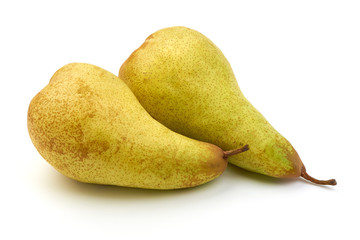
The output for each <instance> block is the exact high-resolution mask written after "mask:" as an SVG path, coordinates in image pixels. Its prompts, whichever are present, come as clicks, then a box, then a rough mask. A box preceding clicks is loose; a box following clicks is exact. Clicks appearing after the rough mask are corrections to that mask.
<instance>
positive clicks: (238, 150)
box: [224, 145, 249, 159]
mask: <svg viewBox="0 0 360 240" xmlns="http://www.w3.org/2000/svg"><path fill="white" fill-rule="evenodd" d="M247 150H249V146H248V145H245V146H243V147H241V148H238V149H234V150H230V151H224V159H227V158H228V157H230V156H232V155H235V154H238V153H242V152H245V151H247Z"/></svg>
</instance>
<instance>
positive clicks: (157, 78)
mask: <svg viewBox="0 0 360 240" xmlns="http://www.w3.org/2000/svg"><path fill="white" fill-rule="evenodd" d="M119 77H120V78H121V79H123V80H124V81H125V82H126V84H127V85H128V86H129V87H130V89H131V90H132V91H133V92H134V94H135V95H136V97H137V98H138V100H139V101H140V103H141V104H142V105H143V106H144V108H145V109H146V110H147V111H148V112H149V113H150V115H151V116H153V117H154V118H155V119H156V120H158V121H159V122H160V123H162V124H164V125H165V126H167V127H168V128H170V129H171V130H174V131H176V132H178V133H180V134H183V135H185V136H188V137H191V138H194V139H197V140H201V141H206V142H210V143H213V144H215V145H217V146H219V147H221V148H223V149H232V148H235V147H237V146H239V145H242V144H248V145H249V148H250V150H249V151H247V152H245V153H243V154H240V155H236V156H232V157H230V158H229V162H230V163H233V164H235V165H237V166H239V167H242V168H244V169H247V170H250V171H254V172H257V173H261V174H265V175H269V176H273V177H278V178H292V177H299V176H302V177H304V178H306V179H308V180H310V181H313V182H315V183H318V184H330V185H335V184H336V181H335V180H334V179H332V180H328V181H320V180H316V179H313V178H311V177H310V176H309V175H308V174H307V173H306V170H305V167H304V165H303V163H302V162H301V160H300V158H299V155H298V154H297V153H296V151H295V149H294V148H293V147H292V145H291V144H290V143H289V142H288V141H287V140H286V139H285V138H284V137H283V136H282V135H280V133H278V132H277V131H276V130H275V129H274V128H273V127H272V126H271V125H270V124H269V123H268V121H267V120H266V119H265V118H264V117H263V116H262V115H261V114H260V113H259V112H258V111H257V110H256V109H255V108H254V107H253V106H252V105H251V103H250V102H249V101H248V100H247V99H246V98H245V97H244V95H243V94H242V92H241V91H240V88H239V86H238V84H237V81H236V79H235V76H234V73H233V71H232V69H231V66H230V64H229V62H228V61H227V59H226V58H225V57H224V55H223V53H222V52H221V51H220V49H219V48H218V47H216V46H215V44H214V43H212V42H211V41H210V40H209V39H208V38H206V37H205V36H204V35H202V34H201V33H199V32H197V31H195V30H192V29H189V28H185V27H171V28H165V29H162V30H160V31H157V32H155V33H154V34H152V35H150V36H149V37H148V38H147V39H146V41H145V42H144V43H143V44H142V45H141V46H140V47H139V48H138V49H137V50H136V51H134V52H133V53H132V54H131V56H130V57H129V58H128V59H127V60H126V61H125V63H124V64H123V65H122V66H121V68H120V71H119Z"/></svg>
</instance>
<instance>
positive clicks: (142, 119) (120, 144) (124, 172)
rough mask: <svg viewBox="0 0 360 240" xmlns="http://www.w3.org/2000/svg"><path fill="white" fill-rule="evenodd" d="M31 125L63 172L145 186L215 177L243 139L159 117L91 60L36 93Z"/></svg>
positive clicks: (84, 179) (69, 68)
mask: <svg viewBox="0 0 360 240" xmlns="http://www.w3.org/2000/svg"><path fill="white" fill-rule="evenodd" d="M28 130H29V134H30V137H31V140H32V142H33V144H34V145H35V147H36V149H37V150H38V151H39V153H40V154H41V156H42V157H43V158H44V159H46V160H47V161H48V162H49V163H50V164H51V165H52V166H53V167H54V168H55V169H57V170H58V171H59V172H60V173H62V174H64V175H65V176H68V177H70V178H72V179H75V180H78V181H81V182H86V183H96V184H106V185H118V186H127V187H137V188H148V189H177V188H186V187H193V186H197V185H200V184H203V183H206V182H208V181H210V180H212V179H215V178H216V177H218V176H219V175H220V174H221V173H222V172H223V171H224V169H225V168H226V166H227V160H226V158H227V157H228V156H230V155H232V154H235V153H238V152H241V151H243V150H246V147H244V148H241V149H238V150H235V151H228V152H224V151H223V150H221V149H220V148H219V147H217V146H215V145H213V144H209V143H204V142H200V141H197V140H193V139H190V138H188V137H185V136H182V135H180V134H178V133H175V132H173V131H171V130H169V129H168V128H166V127H165V126H163V125H162V124H160V123H159V122H157V121H156V120H154V119H153V118H152V117H151V116H150V115H149V114H148V113H147V112H146V111H145V109H144V108H143V107H142V106H141V105H140V103H139V102H138V100H137V99H136V97H135V96H134V94H133V93H132V92H131V91H130V89H129V88H128V87H127V86H126V84H125V83H124V82H123V81H120V79H119V78H118V77H117V76H115V75H114V74H112V73H110V72H108V71H106V70H104V69H101V68H99V67H96V66H94V65H90V64H84V63H73V64H68V65H66V66H64V67H62V68H61V69H59V70H58V71H57V72H56V73H55V74H54V75H53V77H52V78H51V80H50V82H49V84H48V85H47V86H46V87H45V88H44V89H42V90H41V91H40V92H39V93H38V94H37V95H36V96H35V97H34V98H33V99H32V101H31V103H30V106H29V110H28Z"/></svg>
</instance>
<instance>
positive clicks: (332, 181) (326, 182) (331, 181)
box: [301, 167, 337, 186]
mask: <svg viewBox="0 0 360 240" xmlns="http://www.w3.org/2000/svg"><path fill="white" fill-rule="evenodd" d="M301 177H303V178H305V179H306V180H309V181H310V182H313V183H316V184H320V185H332V186H335V185H336V184H337V182H336V180H335V179H329V180H318V179H316V178H313V177H311V176H310V175H309V174H307V172H306V169H305V167H303V168H302V169H301Z"/></svg>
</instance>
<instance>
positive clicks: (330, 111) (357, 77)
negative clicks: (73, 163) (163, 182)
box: [0, 0, 360, 239]
mask: <svg viewBox="0 0 360 240" xmlns="http://www.w3.org/2000/svg"><path fill="white" fill-rule="evenodd" d="M130 2H131V3H130ZM176 25H182V26H187V27H190V28H193V29H195V30H198V31H200V32H202V33H203V34H205V35H206V36H207V37H209V38H210V39H211V40H212V41H213V42H214V43H215V44H216V45H217V46H218V47H219V48H220V49H221V50H222V51H223V53H224V54H225V56H226V57H227V58H228V60H229V62H230V63H231V65H232V67H233V70H234V73H235V75H236V77H237V80H238V82H239V85H240V88H241V89H242V91H243V93H244V94H245V96H246V97H247V98H248V99H249V100H250V101H251V102H252V103H253V104H254V105H255V107H257V108H258V109H259V110H260V111H261V112H262V113H263V114H264V115H265V117H266V118H267V119H268V120H269V121H270V122H271V123H272V124H273V125H274V127H275V128H276V129H278V130H279V132H281V133H282V134H283V135H284V136H285V137H286V138H288V139H289V140H290V141H291V142H292V144H293V145H294V146H295V148H296V149H297V151H298V152H299V154H300V156H301V157H302V160H303V162H304V163H305V165H306V167H307V169H308V172H309V174H311V175H313V176H314V177H318V178H320V179H328V178H333V177H334V178H336V179H337V181H338V185H337V186H335V187H322V186H316V185H314V184H311V183H308V182H306V181H304V180H301V179H296V180H279V179H273V178H270V177H265V176H261V175H258V174H254V173H249V172H245V171H243V170H241V169H239V168H236V167H233V166H229V168H228V169H227V170H226V171H225V173H224V174H223V175H222V176H221V177H219V178H218V179H216V180H214V181H213V182H211V183H208V184H205V185H203V186H200V187H196V188H193V189H187V190H177V191H154V190H141V189H130V188H122V187H112V186H97V185H90V184H83V183H78V182H75V181H73V180H70V179H68V178H66V177H64V176H62V175H61V174H60V173H58V172H56V171H55V170H54V169H53V168H52V167H51V166H50V165H49V164H48V163H47V162H46V161H45V160H44V159H42V158H41V156H40V155H39V154H38V153H37V151H36V149H35V148H34V146H33V145H32V143H31V141H30V138H29V136H28V132H27V127H26V114H27V108H28V105H29V103H30V100H31V99H32V97H33V96H35V94H36V93H37V92H39V91H40V90H41V89H42V88H43V87H44V86H45V85H46V84H47V82H48V81H49V79H50V77H51V76H52V74H53V73H54V72H55V71H56V70H57V69H59V68H60V67H62V66H63V65H65V64H67V63H70V62H86V63H92V64H95V65H98V66H100V67H102V68H105V69H107V70H109V71H110V72H113V73H114V74H117V73H118V69H119V67H120V65H121V64H122V63H123V62H124V61H125V60H126V58H127V57H128V56H129V55H130V54H131V52H132V51H133V50H135V49H136V48H137V47H139V46H140V45H141V44H142V42H143V41H144V39H145V38H146V37H147V36H148V35H150V34H151V33H153V32H155V31H157V30H159V29H161V28H164V27H170V26H176ZM0 26H1V31H0V34H1V37H0V43H1V44H0V60H1V65H0V66H1V67H0V84H1V85H0V86H1V87H0V91H1V92H0V97H1V99H0V104H1V106H0V107H1V108H0V109H1V111H0V114H1V115H0V116H1V117H0V121H1V123H0V134H1V136H0V141H1V142H0V146H1V153H2V155H1V157H0V161H1V164H0V169H1V170H0V171H1V174H0V177H1V181H0V182H1V198H0V207H1V209H0V210H1V212H0V218H1V221H2V223H1V225H0V226H1V231H0V239H25V238H26V239H29V238H30V239H75V238H78V239H79V238H80V237H81V239H115V238H117V239H359V237H360V234H359V232H358V229H356V228H358V227H359V221H360V220H359V215H360V210H359V209H360V208H359V201H360V198H359V197H358V193H359V181H360V180H359V178H360V174H359V168H360V157H359V149H360V140H359V134H360V130H359V122H360V118H359V105H360V97H359V90H360V87H359V81H360V47H359V46H360V4H359V1H331V0H327V1H316V0H315V1H314V0H312V1H308V0H303V1H286V0H284V1H277V0H272V1H256V0H253V1H236V2H235V1H233V2H230V1H224V0H222V1H217V2H215V1H195V0H193V1H184V0H183V1H141V2H140V1H123V2H121V1H43V2H40V1H22V2H20V1H1V3H0Z"/></svg>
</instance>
